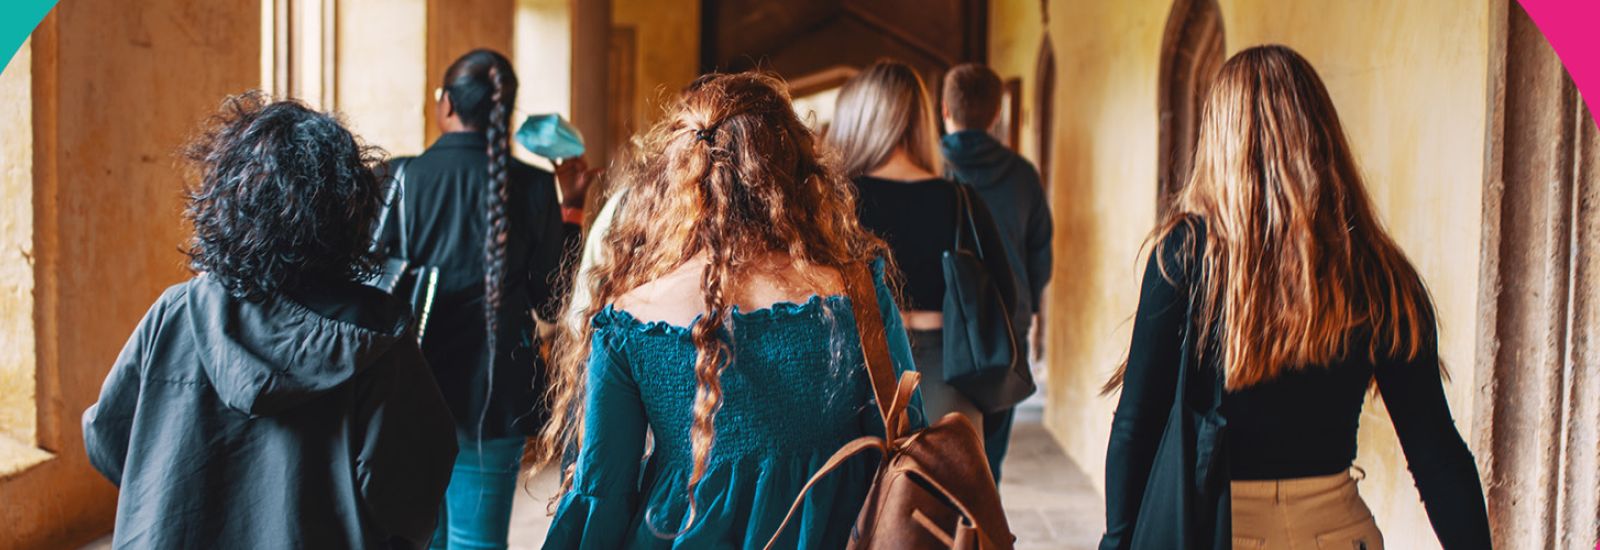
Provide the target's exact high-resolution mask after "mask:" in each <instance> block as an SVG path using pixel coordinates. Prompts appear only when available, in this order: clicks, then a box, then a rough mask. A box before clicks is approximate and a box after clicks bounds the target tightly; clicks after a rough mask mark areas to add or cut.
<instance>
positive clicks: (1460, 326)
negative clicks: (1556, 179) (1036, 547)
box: [990, 0, 1489, 548]
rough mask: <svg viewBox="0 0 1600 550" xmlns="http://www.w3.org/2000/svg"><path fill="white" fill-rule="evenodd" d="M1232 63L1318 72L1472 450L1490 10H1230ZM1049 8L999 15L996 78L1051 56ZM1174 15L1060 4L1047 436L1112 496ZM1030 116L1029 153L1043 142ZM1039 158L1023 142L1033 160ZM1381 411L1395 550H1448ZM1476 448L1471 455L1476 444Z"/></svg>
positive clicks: (1375, 476) (1381, 499)
mask: <svg viewBox="0 0 1600 550" xmlns="http://www.w3.org/2000/svg"><path fill="white" fill-rule="evenodd" d="M1219 3H1220V5H1221V8H1222V14H1223V18H1224V22H1225V30H1226V41H1227V47H1228V51H1229V52H1230V53H1231V52H1237V51H1238V50H1240V49H1242V48H1244V47H1248V46H1251V45H1256V44H1262V43H1269V42H1277V43H1283V44H1287V45H1289V46H1291V47H1294V48H1295V49H1297V50H1299V51H1300V52H1301V53H1303V54H1304V55H1305V56H1306V57H1307V58H1309V59H1310V60H1311V62H1312V63H1313V64H1314V65H1316V67H1317V68H1318V70H1319V71H1320V72H1321V74H1322V77H1323V79H1324V80H1325V81H1326V83H1327V85H1328V88H1329V92H1330V93H1331V94H1332V96H1333V100H1334V103H1335V105H1336V106H1337V107H1338V109H1339V112H1340V114H1341V116H1342V118H1343V122H1344V124H1345V127H1346V130H1347V131H1348V132H1349V137H1350V140H1351V143H1352V145H1353V147H1354V148H1355V150H1356V157H1357V161H1358V162H1359V163H1360V164H1361V166H1362V167H1363V169H1364V173H1365V175H1366V177H1367V179H1368V188H1369V190H1370V191H1371V193H1372V195H1373V199H1374V201H1375V202H1376V203H1377V206H1378V210H1379V212H1380V215H1381V216H1382V217H1383V220H1384V222H1385V223H1386V224H1387V226H1388V227H1389V229H1390V231H1391V232H1392V233H1393V235H1394V236H1395V238H1396V239H1398V240H1399V242H1400V244H1401V246H1402V247H1403V248H1404V249H1405V250H1406V251H1407V252H1408V253H1409V254H1410V256H1411V258H1412V260H1413V261H1414V262H1415V263H1416V264H1417V267H1418V269H1419V270H1420V271H1421V273H1422V276H1423V277H1424V279H1425V280H1426V281H1427V283H1428V285H1429V287H1430V289H1431V290H1432V292H1433V295H1434V299H1435V300H1436V302H1437V304H1438V307H1439V311H1440V315H1441V320H1442V329H1443V332H1442V342H1441V345H1442V348H1441V353H1442V356H1443V358H1444V361H1445V363H1446V364H1447V365H1448V366H1449V368H1450V373H1451V375H1452V378H1451V381H1450V382H1449V383H1448V386H1447V391H1448V393H1449V398H1450V402H1451V409H1452V411H1453V412H1454V414H1455V417H1456V422H1457V426H1458V428H1459V429H1460V430H1461V431H1462V432H1463V434H1464V435H1465V434H1470V433H1471V431H1472V430H1471V426H1472V420H1473V419H1472V413H1473V409H1474V406H1475V403H1474V399H1475V397H1476V392H1475V391H1474V389H1475V388H1477V387H1478V383H1477V381H1476V380H1474V378H1473V376H1474V372H1473V370H1474V369H1473V365H1474V350H1475V349H1476V343H1475V341H1474V328H1475V312H1476V309H1475V308H1476V297H1477V292H1478V284H1479V282H1478V259H1479V250H1478V247H1479V232H1480V229H1479V228H1480V225H1481V212H1482V197H1481V195H1482V188H1483V165H1484V160H1483V159H1484V150H1485V147H1484V145H1485V143H1484V140H1485V136H1486V130H1485V119H1486V113H1487V112H1488V105H1487V101H1488V99H1487V92H1486V89H1487V70H1488V55H1489V25H1488V17H1489V15H1488V14H1489V11H1488V10H1489V8H1488V3H1484V2H1474V3H1467V4H1462V3H1460V2H1454V1H1450V0H1427V1H1414V2H1388V3H1355V2H1278V1H1272V0H1222V1H1221V2H1219ZM1037 6H1038V4H1037V3H1036V2H1032V1H1030V0H996V1H994V2H992V3H991V10H992V11H991V16H990V25H991V29H990V48H991V50H990V53H991V62H992V63H993V65H994V66H995V67H996V69H997V70H998V71H1000V72H1001V74H1002V75H1003V76H1007V77H1009V76H1022V77H1024V108H1025V109H1026V110H1027V113H1031V109H1032V108H1033V107H1034V105H1035V102H1036V101H1035V99H1036V98H1032V97H1031V94H1030V93H1029V92H1031V90H1032V89H1033V88H1032V86H1033V82H1032V80H1031V78H1032V75H1033V71H1034V63H1035V61H1036V54H1037V52H1038V47H1039V39H1038V37H1039V33H1040V30H1041V28H1042V27H1041V25H1040V23H1039V18H1038V16H1037V10H1038V7H1037ZM1170 8H1171V2H1170V1H1169V0H1133V1H1124V2H1090V1H1065V0H1056V1H1053V2H1051V3H1050V12H1051V13H1050V17H1051V21H1050V24H1049V31H1050V35H1051V37H1052V39H1053V41H1054V44H1055V53H1056V56H1057V58H1056V59H1057V75H1056V82H1057V92H1056V95H1055V98H1054V99H1055V109H1056V116H1055V120H1054V124H1055V132H1056V133H1055V147H1054V151H1053V161H1052V162H1053V163H1054V164H1055V169H1054V186H1053V189H1052V190H1051V205H1052V208H1053V209H1054V212H1055V216H1056V234H1055V239H1056V242H1055V252H1056V258H1057V264H1056V270H1055V275H1054V280H1053V282H1052V284H1051V288H1050V290H1049V291H1047V298H1046V308H1047V310H1048V312H1049V315H1050V318H1049V320H1048V327H1049V328H1048V335H1047V337H1048V338H1049V342H1048V346H1049V347H1048V349H1049V351H1048V354H1047V358H1046V359H1047V361H1046V362H1047V364H1048V367H1049V371H1048V382H1047V383H1046V391H1047V392H1048V410H1047V413H1046V415H1047V424H1048V426H1049V428H1050V429H1051V431H1052V433H1054V434H1055V435H1056V437H1057V439H1058V440H1059V441H1060V442H1061V443H1062V445H1063V447H1064V448H1065V449H1066V450H1067V453H1068V454H1069V455H1070V456H1072V458H1073V459H1074V460H1076V461H1077V462H1078V463H1079V464H1080V465H1082V466H1083V467H1084V469H1085V470H1086V471H1088V472H1089V474H1090V477H1091V478H1092V479H1094V480H1095V483H1096V484H1100V483H1103V478H1104V476H1103V472H1104V468H1105V443H1106V437H1107V434H1108V431H1109V427H1110V422H1111V411H1112V408H1113V407H1114V406H1115V397H1114V396H1113V397H1100V396H1098V394H1097V390H1098V388H1099V387H1100V385H1101V384H1102V383H1103V382H1104V381H1105V379H1106V376H1107V375H1108V374H1109V373H1110V372H1111V371H1112V369H1113V368H1114V366H1115V365H1116V364H1117V363H1118V362H1120V361H1121V359H1122V358H1123V357H1124V356H1125V354H1126V353H1127V345H1128V338H1129V333H1130V331H1131V328H1132V327H1131V316H1132V314H1133V312H1134V309H1135V307H1136V305H1137V301H1138V281H1139V276H1140V274H1141V271H1140V268H1141V267H1142V261H1143V259H1142V258H1141V257H1140V244H1141V243H1142V241H1143V239H1144V238H1145V236H1146V233H1147V232H1148V231H1149V230H1150V228H1151V225H1152V224H1153V223H1154V221H1155V218H1154V212H1155V186H1156V183H1155V182H1156V168H1157V166H1156V162H1157V159H1156V143H1157V141H1156V128H1157V119H1156V104H1157V100H1156V86H1157V76H1158V74H1157V73H1158V69H1159V62H1160V59H1159V52H1160V47H1161V39H1162V32H1163V30H1164V28H1165V25H1166V18H1167V14H1168V11H1169V10H1170ZM1027 113H1025V116H1024V120H1025V123H1024V124H1025V125H1024V127H1023V130H1024V135H1025V136H1027V134H1029V133H1030V132H1031V130H1032V127H1031V126H1029V125H1030V124H1032V121H1029V120H1028V118H1029V117H1028V115H1027ZM1035 146H1036V144H1034V142H1033V141H1032V137H1031V136H1028V137H1025V138H1024V141H1023V150H1024V152H1027V153H1030V154H1032V153H1034V152H1035V150H1033V149H1030V148H1032V147H1035ZM1377 401H1378V400H1377V399H1376V398H1369V404H1368V406H1367V407H1366V410H1365V412H1364V413H1363V416H1362V431H1361V433H1360V452H1359V456H1358V457H1357V459H1356V464H1357V465H1359V466H1361V467H1363V468H1364V469H1365V470H1366V472H1367V479H1366V481H1364V482H1363V483H1362V484H1361V491H1362V494H1363V495H1364V497H1365V498H1366V499H1367V501H1368V503H1369V504H1370V505H1371V506H1372V508H1373V510H1374V512H1375V513H1376V515H1377V516H1378V521H1379V524H1380V526H1382V527H1383V529H1384V531H1385V536H1386V542H1387V543H1388V545H1389V546H1390V547H1393V548H1435V547H1437V545H1438V543H1437V542H1436V541H1435V540H1434V536H1433V535H1432V530H1431V528H1430V527H1429V525H1428V522H1427V518H1426V514H1425V512H1424V511H1423V509H1422V506H1421V504H1420V502H1419V500H1418V496H1417V493H1416V490H1415V489H1414V488H1413V486H1412V483H1411V479H1410V476H1409V474H1408V473H1407V472H1406V470H1405V459H1404V457H1403V455H1402V454H1401V449H1400V447H1399V444H1398V442H1397V441H1396V439H1395V436H1394V430H1393V428H1392V426H1391V424H1390V423H1389V420H1388V417H1387V415H1386V413H1385V412H1384V408H1383V407H1382V405H1381V403H1376V402H1377ZM1467 439H1468V442H1469V444H1470V443H1472V441H1471V439H1472V438H1471V437H1467Z"/></svg>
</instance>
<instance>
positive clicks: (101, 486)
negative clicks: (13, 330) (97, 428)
mask: <svg viewBox="0 0 1600 550" xmlns="http://www.w3.org/2000/svg"><path fill="white" fill-rule="evenodd" d="M260 13H261V11H260V6H259V5H257V4H253V3H241V4H232V3H226V2H213V1H210V0H143V1H140V2H124V1H121V0H74V1H72V2H63V3H61V4H60V5H58V6H57V7H56V9H55V12H54V13H52V14H51V15H50V16H49V17H47V18H46V21H45V23H44V24H43V25H42V26H41V27H40V29H39V30H36V31H35V32H34V34H33V41H32V55H33V64H34V66H33V83H32V94H33V98H32V99H33V113H32V114H33V130H34V134H33V135H34V156H33V161H34V162H33V167H34V180H33V181H34V185H35V187H34V193H33V204H34V207H33V214H34V239H33V241H34V253H35V256H34V257H35V260H36V264H35V272H34V274H35V293H34V299H35V301H36V302H35V322H36V324H35V330H36V331H37V340H36V342H37V346H38V347H37V356H38V393H39V418H38V442H39V445H40V446H41V447H43V448H44V449H45V450H48V451H50V452H52V453H55V457H54V458H53V459H51V460H49V461H47V462H45V463H43V464H40V465H38V466H35V467H32V468H30V469H28V470H25V471H23V472H21V473H19V474H16V475H13V476H9V477H5V478H3V479H0V503H4V505H0V548H72V547H76V546H77V545H79V544H82V543H84V542H87V541H88V540H92V539H94V538H96V537H98V536H100V535H102V534H104V533H105V532H106V531H107V530H109V529H110V527H111V518H112V512H113V509H114V505H115V489H114V488H113V487H112V485H111V484H110V483H107V482H106V481H105V480H104V479H103V478H101V477H100V475H99V474H97V473H95V472H94V471H93V470H92V469H91V468H90V467H89V466H88V463H87V461H86V460H85V458H84V456H83V443H82V435H81V433H80V431H79V418H80V416H81V414H82V412H83V410H84V409H85V408H86V407H88V405H89V404H90V403H92V402H93V401H94V399H95V398H96V396H97V395H98V393H99V390H100V385H101V382H102V381H103V380H104V377H105V373H106V370H107V369H108V368H109V367H110V365H111V361H112V360H113V359H115V357H116V355H117V353H118V351H119V350H120V349H121V348H122V345H123V343H124V342H125V341H126V340H127V337H128V334H129V333H130V332H131V331H132V330H133V327H134V325H135V324H136V323H137V322H138V320H139V318H140V317H141V316H142V315H143V314H144V312H145V311H146V309H147V308H148V307H149V306H150V304H151V302H153V301H154V300H155V298H156V297H157V296H158V295H159V294H160V292H161V290H162V289H163V288H165V287H167V286H168V285H171V284H173V283H175V282H178V281H180V280H182V279H183V278H185V277H186V276H187V275H186V270H185V269H184V267H183V256H182V254H181V253H180V252H179V251H178V250H179V247H181V246H182V245H183V244H184V238H185V234H186V230H185V228H184V227H183V223H182V222H181V219H180V213H181V204H182V193H181V192H182V187H183V180H182V179H181V174H180V172H179V170H178V169H177V168H176V165H175V163H176V159H175V158H174V154H173V153H174V150H175V149H176V148H177V147H178V146H179V145H180V144H181V143H182V142H183V141H184V139H185V138H186V137H187V136H189V135H190V134H191V132H192V131H193V130H194V129H195V127H196V123H197V122H198V121H200V120H201V119H202V118H204V117H205V116H206V115H207V114H209V113H210V112H212V111H213V110H214V109H215V108H216V107H217V105H218V104H219V102H220V100H221V99H222V97H223V96H225V95H228V94H231V93H236V92H239V91H241V90H244V89H247V88H251V87H254V86H256V85H258V83H259V80H260V67H259V63H260V50H259V48H260V41H259V34H258V33H259V32H260V19H259V18H260Z"/></svg>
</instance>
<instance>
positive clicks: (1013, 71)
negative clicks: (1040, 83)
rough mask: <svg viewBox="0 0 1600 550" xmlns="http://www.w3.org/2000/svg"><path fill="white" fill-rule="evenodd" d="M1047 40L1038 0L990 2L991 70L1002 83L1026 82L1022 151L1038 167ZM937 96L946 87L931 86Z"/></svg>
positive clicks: (1023, 95)
mask: <svg viewBox="0 0 1600 550" xmlns="http://www.w3.org/2000/svg"><path fill="white" fill-rule="evenodd" d="M1043 38H1044V20H1043V18H1042V16H1041V14H1040V13H1039V2H1037V1H1035V0H990V2H989V66H990V67H991V68H993V69H994V71H995V72H996V73H999V74H1000V79H1001V80H1010V79H1012V78H1019V79H1021V80H1022V97H1021V98H1020V99H1021V103H1022V109H1021V113H1022V117H1021V120H1019V121H1018V122H1020V128H1021V132H1020V134H1021V147H1019V148H1018V149H1019V150H1020V151H1021V152H1022V154H1023V156H1026V157H1028V158H1029V159H1031V160H1035V162H1036V163H1037V159H1038V154H1039V143H1038V139H1037V137H1038V134H1037V132H1038V131H1039V130H1038V128H1037V126H1038V121H1037V120H1035V119H1036V115H1035V113H1034V108H1035V105H1036V104H1037V103H1038V97H1037V94H1036V91H1037V89H1036V86H1037V83H1036V81H1035V80H1034V76H1035V67H1036V64H1037V61H1038V53H1039V41H1040V40H1042V39H1043ZM929 85H930V86H932V87H933V89H932V90H931V91H932V92H934V93H943V89H944V87H943V86H944V84H943V83H929Z"/></svg>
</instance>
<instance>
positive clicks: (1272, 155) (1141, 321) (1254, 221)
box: [1100, 46, 1490, 550]
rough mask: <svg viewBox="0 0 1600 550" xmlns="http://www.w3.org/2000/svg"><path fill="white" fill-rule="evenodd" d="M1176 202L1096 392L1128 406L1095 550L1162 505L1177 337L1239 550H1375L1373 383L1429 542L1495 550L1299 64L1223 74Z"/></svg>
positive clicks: (1385, 263) (1234, 68)
mask: <svg viewBox="0 0 1600 550" xmlns="http://www.w3.org/2000/svg"><path fill="white" fill-rule="evenodd" d="M1178 200H1179V202H1178V205H1177V208H1176V209H1175V210H1176V213H1175V214H1174V215H1173V216H1172V217H1171V218H1169V219H1168V220H1166V222H1165V223H1163V224H1162V225H1161V226H1160V227H1159V228H1158V229H1157V230H1156V231H1155V232H1154V233H1153V235H1152V241H1153V242H1154V243H1156V245H1155V251H1154V252H1153V253H1152V257H1151V259H1150V260H1149V265H1148V268H1147V269H1146V271H1145V275H1144V289H1143V292H1142V295H1141V296H1140V300H1139V310H1138V313H1137V315H1136V317H1135V320H1134V327H1133V345H1132V346H1131V348H1130V350H1129V352H1128V362H1127V363H1126V364H1125V365H1124V366H1123V368H1122V369H1121V370H1120V371H1119V372H1118V373H1117V374H1116V376H1115V377H1113V379H1112V380H1111V382H1110V383H1109V384H1108V385H1107V389H1108V390H1114V389H1115V388H1118V387H1120V388H1121V389H1122V397H1121V400H1120V401H1119V402H1118V403H1117V409H1116V416H1115V420H1114V421H1113V423H1112V432H1111V441H1110V445H1109V448H1108V450H1107V452H1106V534H1105V537H1104V538H1103V539H1102V542H1101V545H1100V548H1101V549H1102V550H1113V549H1122V548H1130V547H1131V544H1132V534H1133V533H1135V532H1136V531H1137V529H1138V527H1139V526H1138V525H1137V524H1136V523H1137V518H1138V515H1139V509H1140V505H1141V502H1142V501H1144V500H1146V499H1156V498H1162V495H1163V494H1164V493H1166V492H1168V491H1171V490H1174V489H1172V488H1167V487H1161V486H1150V487H1148V490H1149V491H1150V493H1149V494H1146V491H1147V487H1146V483H1147V479H1148V477H1149V476H1150V471H1151V463H1152V460H1153V457H1154V456H1155V455H1156V451H1157V446H1158V444H1159V443H1160V441H1161V435H1162V431H1163V430H1164V427H1165V423H1166V420H1167V417H1168V411H1169V410H1170V409H1171V407H1172V404H1173V400H1174V397H1175V395H1176V391H1177V388H1176V384H1177V379H1178V369H1179V365H1180V364H1184V363H1183V362H1182V360H1181V359H1182V358H1181V357H1180V354H1181V353H1182V352H1181V351H1180V350H1181V349H1182V347H1183V344H1182V340H1183V338H1184V334H1185V333H1186V332H1188V331H1194V332H1193V333H1194V334H1196V335H1198V337H1197V338H1196V339H1195V342H1196V345H1195V348H1196V350H1197V351H1198V355H1197V357H1200V358H1202V360H1201V361H1199V364H1200V365H1202V366H1203V367H1205V368H1208V369H1211V370H1212V372H1214V373H1216V374H1215V376H1218V377H1219V378H1220V382H1222V383H1223V384H1224V389H1225V392H1224V393H1223V396H1222V403H1221V413H1222V415H1223V416H1224V417H1225V418H1226V420H1227V429H1228V434H1227V442H1228V445H1227V449H1226V455H1227V462H1228V464H1229V472H1228V473H1229V474H1230V476H1231V478H1232V510H1233V516H1232V522H1231V525H1232V541H1233V543H1232V546H1233V547H1234V548H1263V549H1270V550H1277V549H1286V548H1365V549H1369V550H1380V549H1381V548H1383V536H1382V534H1381V533H1379V531H1378V527H1377V524H1376V523H1375V522H1374V521H1373V518H1372V513H1371V512H1370V511H1369V510H1368V508H1367V506H1366V504H1365V503H1364V502H1362V500H1361V496H1360V495H1359V494H1358V493H1357V491H1356V481H1357V480H1356V479H1355V478H1354V477H1352V476H1351V475H1350V473H1349V472H1350V470H1351V464H1352V462H1353V461H1354V459H1355V456H1356V427H1357V424H1358V422H1359V421H1360V419H1361V407H1362V401H1363V400H1364V399H1365V397H1366V395H1367V393H1368V390H1369V388H1371V387H1372V386H1373V385H1374V384H1376V386H1377V390H1378V392H1379V393H1380V394H1381V395H1382V397H1383V401H1384V404H1385V405H1386V407H1387V409H1388V411H1389V416H1390V418H1391V419H1392V420H1393V422H1394V426H1395V431H1396V433H1398V434H1399V436H1400V443H1401V445H1402V446H1403V447H1404V449H1405V455H1406V461H1407V462H1408V463H1409V464H1410V467H1411V472H1412V475H1413V476H1414V477H1415V478H1416V483H1417V489H1418V490H1419V492H1420V493H1421V495H1422V501H1423V504H1424V505H1425V506H1426V507H1427V510H1428V517H1429V519H1430V520H1431V521H1432V522H1433V526H1434V532H1435V533H1437V534H1438V536H1439V540H1440V542H1442V543H1443V545H1444V547H1445V548H1446V549H1448V550H1459V549H1474V548H1489V547H1490V544H1489V527H1488V520H1487V514H1486V513H1485V508H1484V499H1483V489H1482V487H1481V486H1480V484H1479V480H1478V471H1477V468H1476V466H1475V465H1474V463H1473V458H1472V453H1471V452H1470V451H1469V450H1468V449H1467V446H1466V444H1465V443H1463V442H1462V440H1461V435H1460V434H1459V433H1458V432H1457V431H1456V427H1455V424H1454V421H1453V420H1452V419H1451V417H1450V409H1449V407H1448V406H1447V405H1446V403H1445V394H1444V386H1443V382H1442V381H1441V375H1442V371H1441V366H1440V363H1439V352H1438V330H1437V323H1436V321H1435V317H1434V308H1433V304H1432V302H1431V300H1430V299H1429V297H1428V292H1427V289H1426V288H1425V287H1424V285H1423V283H1422V279H1421V278H1419V277H1418V275H1417V271H1416V269H1415V268H1413V267H1412V265H1411V262H1410V261H1408V260H1407V259H1406V256H1405V254H1404V253H1403V252H1402V251H1401V250H1400V248H1399V247H1398V246H1396V245H1395V242H1394V240H1393V239H1391V238H1390V237H1389V235H1388V234H1387V233H1386V232H1385V231H1384V229H1383V226H1382V225H1381V224H1380V222H1379V221H1378V218H1377V215H1376V213H1375V212H1373V208H1372V204H1371V201H1370V200H1369V199H1368V197H1367V192H1366V189H1365V186H1364V185H1363V184H1362V181H1361V176H1360V174H1359V173H1358V171H1357V169H1356V164H1355V160H1354V158H1353V157H1352V156H1351V151H1350V145H1349V143H1348V142H1347V141H1346V140H1345V135H1344V131H1343V129H1342V127H1341V125H1340V123H1339V117H1338V114H1337V113H1335V111H1334V108H1333V102H1332V101H1331V100H1330V98H1329V97H1328V92H1327V90H1326V89H1325V88H1324V87H1323V85H1322V80H1321V79H1320V78H1318V76H1317V73H1316V71H1314V70H1313V69H1312V68H1311V65H1310V63H1308V62H1306V60H1305V59H1304V58H1302V57H1300V55H1299V54H1296V53H1295V52H1294V51H1293V50H1290V49H1288V48H1286V47H1283V46H1263V47H1256V48H1251V49H1248V50H1245V51H1243V52H1240V53H1239V54H1238V55H1235V56H1234V57H1233V58H1232V59H1230V60H1229V61H1228V62H1227V63H1226V64H1224V65H1223V67H1222V70H1221V73H1220V74H1219V75H1218V77H1217V80H1216V83H1215V84H1213V85H1212V87H1211V92H1210V97H1209V98H1208V99H1207V101H1206V104H1205V107H1204V111H1203V114H1202V120H1201V129H1200V142H1199V145H1198V147H1197V148H1196V150H1195V169H1194V173H1193V175H1192V176H1191V178H1190V180H1189V184H1188V186H1187V187H1185V188H1184V190H1183V192H1182V193H1181V195H1180V196H1179V199H1178ZM1189 311H1192V312H1193V313H1192V314H1188V313H1186V312H1189ZM1191 393H1192V392H1191ZM1224 526H1226V524H1224ZM1224 535H1225V534H1224ZM1224 540H1226V539H1224ZM1194 542H1197V543H1198V544H1196V545H1195V546H1194V547H1196V548H1199V547H1208V546H1210V542H1211V541H1209V540H1207V541H1204V542H1200V541H1194Z"/></svg>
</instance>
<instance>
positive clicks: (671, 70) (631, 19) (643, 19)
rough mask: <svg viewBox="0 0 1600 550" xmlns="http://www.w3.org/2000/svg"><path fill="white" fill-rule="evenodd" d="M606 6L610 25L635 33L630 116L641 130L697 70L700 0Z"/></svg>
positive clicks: (621, 0)
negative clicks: (609, 15)
mask: <svg viewBox="0 0 1600 550" xmlns="http://www.w3.org/2000/svg"><path fill="white" fill-rule="evenodd" d="M611 10H612V11H611V24H612V25H613V26H618V27H620V26H632V27H634V28H635V29H637V32H638V37H637V40H638V54H637V55H638V58H637V59H636V60H635V63H636V64H635V66H636V67H637V68H638V76H637V81H636V90H635V95H634V105H635V109H636V110H637V111H636V114H635V118H634V120H637V121H638V122H639V126H638V127H637V128H635V130H643V129H645V128H648V127H649V125H650V124H651V123H654V122H655V121H656V120H657V119H659V118H660V117H661V107H662V105H663V100H664V99H669V98H671V97H673V96H674V95H676V94H677V93H678V90H679V89H681V88H683V86H684V85H687V84H688V83H689V82H690V81H692V80H694V79H695V77H696V76H699V75H700V2H699V0H614V1H613V2H612V4H611ZM613 145H618V144H613Z"/></svg>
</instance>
